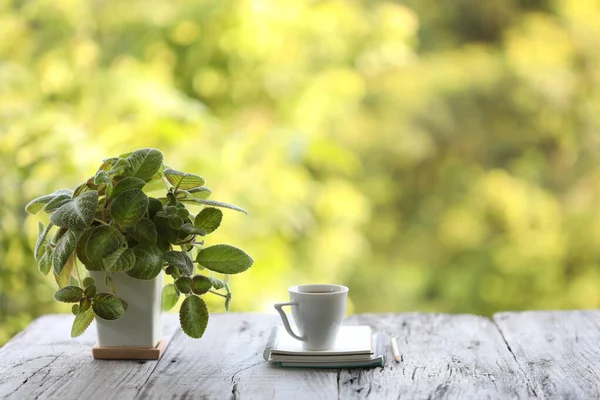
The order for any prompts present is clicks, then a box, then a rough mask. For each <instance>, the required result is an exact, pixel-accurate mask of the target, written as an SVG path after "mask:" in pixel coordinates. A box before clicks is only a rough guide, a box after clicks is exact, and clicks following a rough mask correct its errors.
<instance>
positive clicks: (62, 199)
mask: <svg viewBox="0 0 600 400" xmlns="http://www.w3.org/2000/svg"><path fill="white" fill-rule="evenodd" d="M70 201H71V196H69V195H67V194H59V195H58V196H56V197H55V198H53V199H52V200H50V201H49V202H48V204H46V206H45V207H44V211H45V212H47V213H50V212H52V211H54V210H56V209H59V208H60V207H62V206H63V205H65V204H66V203H68V202H70Z"/></svg>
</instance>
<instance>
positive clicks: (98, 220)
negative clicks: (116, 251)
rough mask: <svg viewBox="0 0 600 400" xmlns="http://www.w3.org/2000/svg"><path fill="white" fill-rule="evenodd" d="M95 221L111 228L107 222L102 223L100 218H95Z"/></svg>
mask: <svg viewBox="0 0 600 400" xmlns="http://www.w3.org/2000/svg"><path fill="white" fill-rule="evenodd" d="M94 221H96V222H100V223H101V224H102V225H106V226H110V224H108V223H106V222H104V221H102V220H101V219H98V218H94Z"/></svg>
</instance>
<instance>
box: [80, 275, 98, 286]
mask: <svg viewBox="0 0 600 400" xmlns="http://www.w3.org/2000/svg"><path fill="white" fill-rule="evenodd" d="M95 284H96V281H95V280H94V278H92V277H91V276H88V277H87V278H85V279H84V280H83V287H88V286H92V285H95Z"/></svg>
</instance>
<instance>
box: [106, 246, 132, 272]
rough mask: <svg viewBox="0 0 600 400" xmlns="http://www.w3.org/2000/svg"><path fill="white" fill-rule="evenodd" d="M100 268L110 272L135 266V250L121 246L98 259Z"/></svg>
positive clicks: (124, 270)
mask: <svg viewBox="0 0 600 400" xmlns="http://www.w3.org/2000/svg"><path fill="white" fill-rule="evenodd" d="M100 262H101V263H102V268H103V269H104V270H106V271H111V272H127V271H129V270H131V269H132V268H133V267H134V266H135V252H134V251H133V250H132V249H126V248H124V247H121V248H119V249H117V251H115V252H114V253H112V254H110V255H108V256H106V257H104V258H102V259H101V260H100Z"/></svg>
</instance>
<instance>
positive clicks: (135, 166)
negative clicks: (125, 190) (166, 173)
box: [125, 149, 163, 181]
mask: <svg viewBox="0 0 600 400" xmlns="http://www.w3.org/2000/svg"><path fill="white" fill-rule="evenodd" d="M127 161H128V162H129V167H127V168H125V174H126V175H127V176H133V177H136V178H140V179H143V180H144V181H148V180H150V179H151V178H152V176H154V174H156V173H157V172H158V171H159V170H160V167H161V166H162V162H163V154H162V153H161V152H160V151H158V150H156V149H139V150H136V151H134V152H132V153H131V154H130V155H129V156H127Z"/></svg>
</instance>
